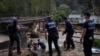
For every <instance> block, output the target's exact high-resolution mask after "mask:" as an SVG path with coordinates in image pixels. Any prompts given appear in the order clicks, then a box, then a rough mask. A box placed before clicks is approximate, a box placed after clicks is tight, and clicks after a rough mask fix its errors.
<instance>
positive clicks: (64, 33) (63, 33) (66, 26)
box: [62, 23, 67, 35]
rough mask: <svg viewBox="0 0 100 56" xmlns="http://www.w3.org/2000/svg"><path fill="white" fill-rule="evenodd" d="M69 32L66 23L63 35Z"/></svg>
mask: <svg viewBox="0 0 100 56" xmlns="http://www.w3.org/2000/svg"><path fill="white" fill-rule="evenodd" d="M66 32H67V23H66V24H65V30H64V31H63V33H62V35H64V34H65V33H66Z"/></svg>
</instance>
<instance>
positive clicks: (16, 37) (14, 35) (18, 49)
mask: <svg viewBox="0 0 100 56" xmlns="http://www.w3.org/2000/svg"><path fill="white" fill-rule="evenodd" d="M9 38H10V46H9V54H12V47H13V44H14V41H15V42H16V43H17V53H20V37H19V35H18V34H12V35H9Z"/></svg>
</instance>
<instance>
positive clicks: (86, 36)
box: [80, 12, 95, 56]
mask: <svg viewBox="0 0 100 56" xmlns="http://www.w3.org/2000/svg"><path fill="white" fill-rule="evenodd" d="M84 15H85V19H86V21H85V22H84V23H83V32H82V37H81V39H80V41H81V43H82V41H83V48H84V54H85V56H92V50H91V49H92V44H93V40H94V36H93V35H94V29H95V24H94V22H93V21H92V20H90V16H91V14H90V13H89V12H86V13H84Z"/></svg>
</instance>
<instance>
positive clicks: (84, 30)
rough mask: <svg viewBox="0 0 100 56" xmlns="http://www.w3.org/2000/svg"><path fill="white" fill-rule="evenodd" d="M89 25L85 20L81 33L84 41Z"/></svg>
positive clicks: (81, 39)
mask: <svg viewBox="0 0 100 56" xmlns="http://www.w3.org/2000/svg"><path fill="white" fill-rule="evenodd" d="M87 27H88V25H87V23H86V22H85V23H84V24H83V29H82V30H83V31H82V35H81V38H80V42H81V43H82V41H83V39H84V37H85V34H86V31H87Z"/></svg>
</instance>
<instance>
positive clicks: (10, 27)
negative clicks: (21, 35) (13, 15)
mask: <svg viewBox="0 0 100 56" xmlns="http://www.w3.org/2000/svg"><path fill="white" fill-rule="evenodd" d="M16 25H18V20H17V19H11V20H10V24H9V25H8V33H9V35H12V34H14V33H18V30H17V29H16Z"/></svg>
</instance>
